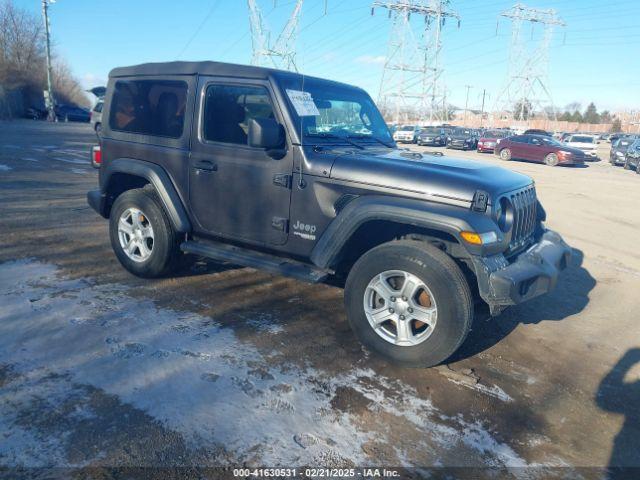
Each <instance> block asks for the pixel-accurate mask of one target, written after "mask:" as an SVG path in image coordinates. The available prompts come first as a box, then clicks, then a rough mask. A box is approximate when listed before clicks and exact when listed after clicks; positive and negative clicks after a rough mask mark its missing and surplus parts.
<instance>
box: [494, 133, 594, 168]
mask: <svg viewBox="0 0 640 480" xmlns="http://www.w3.org/2000/svg"><path fill="white" fill-rule="evenodd" d="M495 154H496V155H498V156H499V157H500V158H501V159H502V160H529V161H532V162H540V163H544V164H546V165H549V166H552V167H555V166H556V165H582V164H584V161H585V155H584V153H583V152H582V150H578V149H577V148H572V147H567V146H566V145H564V144H562V143H560V142H558V141H557V140H556V139H554V138H551V137H545V136H542V135H514V136H513V137H508V138H505V139H504V140H501V141H500V143H499V144H498V145H497V146H496V149H495Z"/></svg>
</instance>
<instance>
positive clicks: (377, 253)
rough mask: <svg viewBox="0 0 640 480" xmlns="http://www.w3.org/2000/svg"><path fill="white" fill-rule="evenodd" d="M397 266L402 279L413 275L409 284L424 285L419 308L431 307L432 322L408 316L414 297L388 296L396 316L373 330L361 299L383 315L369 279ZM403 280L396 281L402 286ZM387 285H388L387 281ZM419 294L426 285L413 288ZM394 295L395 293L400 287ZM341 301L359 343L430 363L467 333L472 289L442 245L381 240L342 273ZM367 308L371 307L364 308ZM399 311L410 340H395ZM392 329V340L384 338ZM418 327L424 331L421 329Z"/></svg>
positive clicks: (404, 360) (403, 361) (409, 362)
mask: <svg viewBox="0 0 640 480" xmlns="http://www.w3.org/2000/svg"><path fill="white" fill-rule="evenodd" d="M399 271H401V272H402V273H403V274H404V275H407V277H406V278H412V279H414V280H413V281H414V283H415V282H416V281H419V282H423V285H424V286H426V288H427V289H428V290H429V293H428V294H427V297H426V298H427V299H428V305H429V306H428V307H427V306H424V305H423V306H422V308H435V309H436V317H435V323H434V324H433V326H426V325H427V323H421V322H418V321H417V320H416V319H414V318H412V317H411V315H418V313H416V312H414V310H412V309H411V308H407V307H408V306H412V305H413V306H416V303H414V302H415V298H409V299H407V300H408V301H405V297H397V298H395V297H389V298H390V300H389V302H388V305H394V306H396V308H397V310H398V312H395V310H394V311H393V312H392V313H390V315H396V316H395V317H394V318H393V319H389V320H386V321H384V322H383V323H381V324H380V327H379V328H378V329H374V327H373V326H372V324H371V323H370V320H369V317H368V314H367V313H366V312H365V304H366V303H367V302H369V301H370V300H372V301H373V304H374V305H375V308H379V309H380V310H379V311H380V312H381V314H383V315H385V316H386V315H387V312H390V310H389V309H388V308H387V301H381V298H378V297H375V295H376V293H375V292H374V289H373V288H372V287H371V285H372V283H373V282H380V278H384V277H385V276H387V275H389V274H392V275H393V274H395V273H398V272H399ZM399 278H401V277H399ZM416 279H417V280H416ZM404 282H406V280H405V281H404ZM404 282H402V284H399V285H398V284H396V286H400V287H401V288H404V286H405V283H404ZM387 286H388V287H390V289H391V286H390V284H389V283H388V281H387ZM383 290H384V289H383ZM423 293H427V292H426V290H419V289H418V291H417V293H416V291H414V297H415V295H418V297H416V298H418V299H422V298H423V297H422V295H423ZM397 294H398V295H400V292H397ZM372 295H373V296H374V297H373V298H372ZM393 302H395V303H393ZM378 305H381V307H378ZM345 306H346V311H347V319H348V321H349V324H350V325H351V328H352V329H353V331H354V333H355V335H356V337H357V338H358V339H359V340H360V342H361V343H362V344H364V345H365V346H366V347H367V348H369V349H370V350H372V351H373V352H375V353H376V354H379V355H381V356H383V357H384V358H386V359H388V360H390V361H392V362H394V363H396V364H400V365H404V366H407V367H430V366H434V365H437V364H439V363H441V362H443V361H444V360H446V359H447V358H449V357H450V356H451V355H452V354H453V353H454V352H455V351H456V350H457V349H458V348H459V347H460V345H461V344H462V342H463V341H464V339H465V338H466V336H467V334H468V333H469V329H470V328H471V323H472V321H473V302H472V297H471V291H470V289H469V285H468V283H467V281H466V279H465V277H464V275H463V273H462V271H461V270H460V268H459V267H458V266H457V265H456V263H455V262H454V261H453V260H452V259H451V257H449V256H448V255H446V254H445V253H444V252H442V251H441V250H439V249H437V248H435V247H433V246H431V245H429V244H427V243H424V242H419V241H413V240H398V241H393V242H389V243H385V244H383V245H380V246H378V247H375V248H373V249H372V250H370V251H368V252H367V253H365V254H364V255H363V256H362V257H360V259H359V260H358V261H357V262H356V263H355V265H354V266H353V268H352V269H351V271H350V272H349V276H348V277H347V282H346V285H345ZM390 308H391V307H390ZM415 310H416V311H417V310H418V309H417V308H416V309H415ZM371 311H372V310H371V309H370V312H369V313H371ZM399 312H404V313H405V314H406V316H405V317H404V318H405V319H406V321H405V322H403V324H404V325H408V329H409V330H408V331H410V332H411V333H410V335H411V339H412V341H411V342H410V343H407V344H405V345H398V344H397V342H398V341H399V340H400V335H399V333H400V332H399V331H398V330H397V328H396V325H399V323H400V322H399V320H400V318H403V317H402V316H400V313H399ZM409 312H411V313H409ZM432 320H433V319H432ZM394 329H395V331H396V335H395V337H396V338H395V341H394V340H392V339H389V338H385V337H391V336H393V335H392V333H393V330H394ZM420 329H423V330H422V331H421V332H420V331H419V330H420ZM379 332H380V333H379ZM389 332H391V334H390V333H389ZM420 336H422V338H420ZM405 338H408V337H405ZM416 342H417V343H416Z"/></svg>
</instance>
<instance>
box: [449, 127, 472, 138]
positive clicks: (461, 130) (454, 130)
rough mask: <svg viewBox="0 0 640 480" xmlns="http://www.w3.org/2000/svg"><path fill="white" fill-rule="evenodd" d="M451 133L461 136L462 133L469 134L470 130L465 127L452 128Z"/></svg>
mask: <svg viewBox="0 0 640 480" xmlns="http://www.w3.org/2000/svg"><path fill="white" fill-rule="evenodd" d="M451 134H452V135H458V136H462V135H466V136H471V130H469V129H466V128H454V129H453V131H452V132H451Z"/></svg>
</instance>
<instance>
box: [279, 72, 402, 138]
mask: <svg viewBox="0 0 640 480" xmlns="http://www.w3.org/2000/svg"><path fill="white" fill-rule="evenodd" d="M281 84H282V86H283V93H284V96H285V98H286V100H287V102H288V104H289V107H290V111H291V114H292V120H293V122H294V125H295V126H296V128H297V129H298V131H299V133H300V134H301V136H302V137H309V136H311V137H313V136H320V137H322V136H325V137H334V136H337V137H343V138H346V137H370V138H375V139H378V140H382V141H388V142H391V141H392V138H391V133H390V132H389V128H388V127H387V124H386V123H385V122H384V119H383V118H382V115H381V114H380V112H379V111H378V109H377V107H376V105H375V103H373V100H371V97H369V95H367V94H366V93H365V92H364V91H363V90H360V89H359V88H355V87H349V86H347V85H340V84H336V83H334V82H329V81H325V80H320V79H317V78H304V79H303V78H302V77H299V76H290V77H289V76H287V77H284V78H282V81H281ZM303 84H304V87H303ZM407 128H409V129H413V127H402V128H400V130H405V129H407Z"/></svg>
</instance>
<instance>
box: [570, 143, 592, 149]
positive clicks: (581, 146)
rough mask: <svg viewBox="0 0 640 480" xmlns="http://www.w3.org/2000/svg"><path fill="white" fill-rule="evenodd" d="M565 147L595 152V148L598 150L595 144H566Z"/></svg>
mask: <svg viewBox="0 0 640 480" xmlns="http://www.w3.org/2000/svg"><path fill="white" fill-rule="evenodd" d="M565 145H567V146H569V147H573V148H579V149H587V150H595V149H596V148H598V144H597V143H586V142H584V143H583V142H566V143H565Z"/></svg>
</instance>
